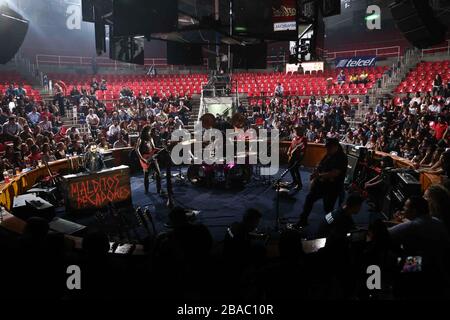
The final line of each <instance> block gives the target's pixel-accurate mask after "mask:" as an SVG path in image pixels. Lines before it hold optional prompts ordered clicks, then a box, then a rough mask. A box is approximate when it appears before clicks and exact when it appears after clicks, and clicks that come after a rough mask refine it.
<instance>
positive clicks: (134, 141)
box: [128, 133, 139, 147]
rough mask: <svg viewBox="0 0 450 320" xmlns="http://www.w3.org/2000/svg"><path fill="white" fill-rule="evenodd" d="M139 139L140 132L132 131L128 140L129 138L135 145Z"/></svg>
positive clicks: (131, 143)
mask: <svg viewBox="0 0 450 320" xmlns="http://www.w3.org/2000/svg"><path fill="white" fill-rule="evenodd" d="M138 139H139V134H132V133H130V134H129V135H128V140H129V143H130V146H131V147H134V146H135V145H136V142H137V140H138Z"/></svg>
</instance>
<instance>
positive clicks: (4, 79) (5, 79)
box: [0, 71, 42, 102]
mask: <svg viewBox="0 0 450 320" xmlns="http://www.w3.org/2000/svg"><path fill="white" fill-rule="evenodd" d="M11 83H12V84H13V85H14V87H15V88H17V87H18V86H19V85H22V86H23V88H24V89H25V90H26V91H27V96H28V97H29V98H30V99H33V100H34V101H36V102H40V101H42V98H41V94H40V92H39V90H34V89H33V87H32V86H31V85H30V84H28V83H27V81H26V80H25V79H23V78H22V76H21V75H20V74H19V73H17V72H15V71H2V72H0V92H1V94H4V93H5V90H6V89H7V88H8V86H9V85H10V84H11Z"/></svg>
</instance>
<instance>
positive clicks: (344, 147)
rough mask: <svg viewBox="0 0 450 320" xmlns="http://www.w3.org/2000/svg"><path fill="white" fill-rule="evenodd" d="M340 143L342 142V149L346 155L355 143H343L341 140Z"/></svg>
mask: <svg viewBox="0 0 450 320" xmlns="http://www.w3.org/2000/svg"><path fill="white" fill-rule="evenodd" d="M340 144H341V147H342V150H344V153H345V154H346V155H348V150H349V149H350V148H351V147H353V145H352V144H349V143H343V142H341V143H340Z"/></svg>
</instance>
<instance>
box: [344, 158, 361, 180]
mask: <svg viewBox="0 0 450 320" xmlns="http://www.w3.org/2000/svg"><path fill="white" fill-rule="evenodd" d="M358 163H359V158H357V157H353V156H349V157H348V163H347V172H346V175H345V182H344V183H345V185H347V186H348V185H350V184H351V183H352V182H353V181H355V179H356V177H357V174H358Z"/></svg>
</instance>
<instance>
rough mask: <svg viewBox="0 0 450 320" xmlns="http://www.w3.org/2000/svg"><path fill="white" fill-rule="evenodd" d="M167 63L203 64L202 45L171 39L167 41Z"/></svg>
mask: <svg viewBox="0 0 450 320" xmlns="http://www.w3.org/2000/svg"><path fill="white" fill-rule="evenodd" d="M167 64H170V65H185V66H201V65H203V55H202V46H201V45H197V44H189V43H180V42H173V41H169V42H167Z"/></svg>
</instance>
